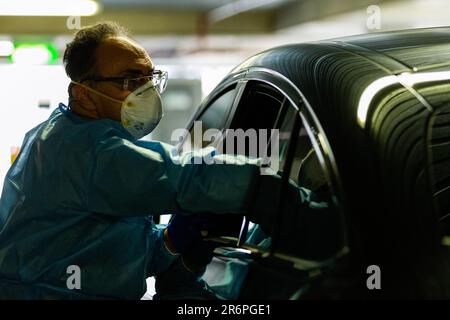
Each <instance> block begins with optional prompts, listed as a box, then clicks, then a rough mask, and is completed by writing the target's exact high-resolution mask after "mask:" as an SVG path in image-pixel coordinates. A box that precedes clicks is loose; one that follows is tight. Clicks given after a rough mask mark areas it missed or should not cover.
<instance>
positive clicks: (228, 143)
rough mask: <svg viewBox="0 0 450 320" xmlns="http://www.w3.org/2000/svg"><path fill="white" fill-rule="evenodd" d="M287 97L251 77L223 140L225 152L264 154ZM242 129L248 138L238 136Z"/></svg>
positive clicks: (258, 155) (253, 155)
mask: <svg viewBox="0 0 450 320" xmlns="http://www.w3.org/2000/svg"><path fill="white" fill-rule="evenodd" d="M284 101H285V97H284V96H283V95H282V94H281V93H280V92H279V91H278V90H276V89H274V88H273V87H271V86H270V85H268V84H266V83H263V82H259V81H249V82H248V83H247V85H246V87H245V90H244V92H243V94H242V97H241V99H240V101H239V104H238V106H237V108H236V111H235V113H234V115H233V119H232V121H231V123H230V128H229V129H231V130H229V131H228V132H227V136H226V137H225V141H224V142H223V150H224V151H223V152H224V153H227V154H240V155H245V156H251V157H254V158H256V157H261V155H263V153H264V152H265V151H266V146H267V145H268V144H269V141H270V136H271V129H273V128H275V122H276V120H277V117H278V115H279V113H280V110H281V107H282V105H283V103H284ZM239 132H241V135H242V134H244V135H245V137H246V140H245V141H243V140H242V139H241V140H238V136H239ZM261 139H263V140H264V141H260V140H261Z"/></svg>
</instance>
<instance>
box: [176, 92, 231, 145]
mask: <svg viewBox="0 0 450 320" xmlns="http://www.w3.org/2000/svg"><path fill="white" fill-rule="evenodd" d="M236 93H237V86H236V85H233V86H231V87H228V88H227V89H225V90H224V91H223V92H221V93H220V94H219V95H218V96H217V97H215V98H214V99H213V100H212V102H210V103H209V105H208V106H207V107H206V108H205V109H204V111H203V112H202V113H201V114H200V115H199V116H198V117H197V118H196V119H195V121H196V124H194V126H193V127H192V128H191V129H190V139H186V140H185V141H184V142H183V146H182V148H181V152H184V151H187V150H190V149H194V150H195V149H200V148H204V147H206V146H208V145H210V144H211V141H207V140H204V139H203V134H204V133H205V131H207V130H208V129H217V130H220V131H221V130H223V129H224V127H225V124H226V122H227V119H228V115H229V113H230V111H231V107H232V106H233V102H234V98H235V96H236ZM196 125H197V129H200V130H198V132H199V134H201V135H202V136H201V137H196V136H195V134H194V132H195V128H196V127H195V126H196ZM213 142H214V141H213ZM187 144H189V147H190V148H188V145H187Z"/></svg>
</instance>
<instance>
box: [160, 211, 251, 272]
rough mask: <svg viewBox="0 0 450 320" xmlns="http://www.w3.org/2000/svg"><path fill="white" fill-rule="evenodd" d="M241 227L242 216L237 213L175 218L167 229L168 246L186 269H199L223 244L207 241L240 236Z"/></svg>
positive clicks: (165, 235) (165, 234)
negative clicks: (180, 259) (208, 238)
mask: <svg viewBox="0 0 450 320" xmlns="http://www.w3.org/2000/svg"><path fill="white" fill-rule="evenodd" d="M241 226H242V216H241V215H236V214H226V215H224V214H221V215H219V214H195V215H175V216H174V217H173V218H172V220H171V221H170V223H169V225H168V227H167V228H166V230H164V237H165V243H166V246H167V248H168V249H169V251H171V252H172V253H179V254H181V255H182V257H183V261H184V262H185V265H186V267H188V268H189V269H190V270H193V269H195V270H197V269H199V268H201V267H204V266H206V265H207V264H208V263H209V262H210V261H211V259H212V256H213V251H214V249H215V248H216V247H217V246H219V245H220V244H217V243H214V242H212V241H208V240H204V239H205V238H206V237H219V236H233V237H238V236H239V232H240V229H241ZM193 271H194V270H193Z"/></svg>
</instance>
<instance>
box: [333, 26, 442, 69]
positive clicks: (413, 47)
mask: <svg viewBox="0 0 450 320" xmlns="http://www.w3.org/2000/svg"><path fill="white" fill-rule="evenodd" d="M334 41H337V42H343V43H347V44H352V45H355V46H359V47H362V48H366V49H369V50H372V51H376V52H378V53H380V54H383V55H385V56H388V57H390V58H392V59H394V60H396V61H398V62H400V63H402V64H404V65H406V66H408V67H410V68H411V69H412V68H416V69H424V68H427V69H428V68H433V67H438V66H441V65H450V27H440V28H427V29H413V30H400V31H391V32H379V33H372V34H365V35H358V36H351V37H345V38H340V39H335V40H334Z"/></svg>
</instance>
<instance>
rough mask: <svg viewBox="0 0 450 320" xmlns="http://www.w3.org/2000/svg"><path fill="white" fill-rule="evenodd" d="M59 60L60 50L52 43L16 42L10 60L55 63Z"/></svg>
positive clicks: (31, 63) (32, 63) (20, 62)
mask: <svg viewBox="0 0 450 320" xmlns="http://www.w3.org/2000/svg"><path fill="white" fill-rule="evenodd" d="M56 60H58V50H56V48H55V47H54V46H53V45H52V44H51V43H41V42H22V43H15V45H14V52H13V53H12V55H11V56H10V61H11V62H13V63H15V64H27V65H36V64H54V63H55V62H56Z"/></svg>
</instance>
